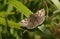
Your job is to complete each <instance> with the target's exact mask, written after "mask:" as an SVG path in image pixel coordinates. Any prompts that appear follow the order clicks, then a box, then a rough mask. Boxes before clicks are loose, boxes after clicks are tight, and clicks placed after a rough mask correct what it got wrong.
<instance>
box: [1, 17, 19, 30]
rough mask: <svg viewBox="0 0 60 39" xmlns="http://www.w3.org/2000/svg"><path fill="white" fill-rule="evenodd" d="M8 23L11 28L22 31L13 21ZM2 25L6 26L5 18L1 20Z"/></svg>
mask: <svg viewBox="0 0 60 39" xmlns="http://www.w3.org/2000/svg"><path fill="white" fill-rule="evenodd" d="M7 21H8V25H9V27H11V28H17V29H20V25H19V24H18V23H16V22H13V21H9V20H7ZM0 24H2V25H6V21H5V19H4V18H0Z"/></svg>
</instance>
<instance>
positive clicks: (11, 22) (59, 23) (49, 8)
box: [0, 0, 60, 39]
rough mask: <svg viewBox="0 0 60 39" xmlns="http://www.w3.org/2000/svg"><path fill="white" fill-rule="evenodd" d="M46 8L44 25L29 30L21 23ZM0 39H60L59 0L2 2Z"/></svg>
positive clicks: (2, 0) (5, 0)
mask: <svg viewBox="0 0 60 39" xmlns="http://www.w3.org/2000/svg"><path fill="white" fill-rule="evenodd" d="M42 8H44V9H45V11H46V18H45V21H44V23H43V24H42V25H40V26H38V27H36V28H34V29H31V30H29V29H27V28H23V27H21V25H20V24H19V22H20V21H21V20H23V19H24V18H28V17H29V16H30V14H33V13H34V12H36V11H37V10H39V9H42ZM0 39H60V2H59V0H0Z"/></svg>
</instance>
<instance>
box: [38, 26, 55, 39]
mask: <svg viewBox="0 0 60 39" xmlns="http://www.w3.org/2000/svg"><path fill="white" fill-rule="evenodd" d="M38 29H39V30H40V31H42V33H43V34H44V36H45V37H46V39H55V38H54V36H53V35H52V34H51V32H50V31H49V30H48V29H47V28H46V27H45V26H44V25H42V26H39V27H38Z"/></svg>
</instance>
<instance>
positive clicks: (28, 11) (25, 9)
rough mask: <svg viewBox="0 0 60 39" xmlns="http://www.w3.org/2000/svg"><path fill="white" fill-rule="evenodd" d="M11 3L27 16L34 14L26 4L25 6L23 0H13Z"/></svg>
mask: <svg viewBox="0 0 60 39" xmlns="http://www.w3.org/2000/svg"><path fill="white" fill-rule="evenodd" d="M9 3H10V4H11V5H13V6H14V7H15V8H16V9H17V10H19V11H20V12H21V13H23V14H24V15H25V16H26V17H29V16H30V14H32V12H31V11H30V10H29V9H28V8H27V7H26V6H24V5H23V4H22V3H21V2H19V1H16V0H14V1H13V0H11V1H10V2H9Z"/></svg>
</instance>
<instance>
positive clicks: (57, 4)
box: [51, 0, 60, 10]
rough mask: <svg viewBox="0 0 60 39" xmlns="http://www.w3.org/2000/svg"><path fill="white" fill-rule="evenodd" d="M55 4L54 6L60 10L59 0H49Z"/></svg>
mask: <svg viewBox="0 0 60 39" xmlns="http://www.w3.org/2000/svg"><path fill="white" fill-rule="evenodd" d="M51 1H52V2H53V3H54V4H55V5H56V7H57V8H58V9H59V10H60V2H59V0H51Z"/></svg>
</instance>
